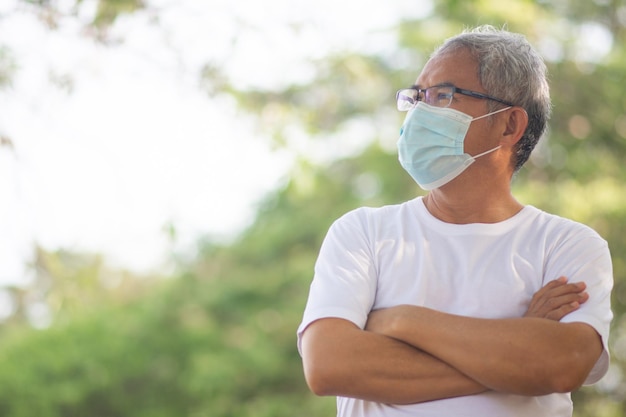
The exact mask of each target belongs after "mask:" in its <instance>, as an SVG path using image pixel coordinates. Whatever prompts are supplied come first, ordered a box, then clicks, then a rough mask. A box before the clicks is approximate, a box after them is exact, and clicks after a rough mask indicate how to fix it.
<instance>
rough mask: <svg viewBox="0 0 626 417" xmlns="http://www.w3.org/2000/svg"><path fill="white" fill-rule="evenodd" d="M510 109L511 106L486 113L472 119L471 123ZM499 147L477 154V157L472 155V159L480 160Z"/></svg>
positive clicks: (499, 146)
mask: <svg viewBox="0 0 626 417" xmlns="http://www.w3.org/2000/svg"><path fill="white" fill-rule="evenodd" d="M512 107H513V106H509V107H505V108H503V109H500V110H496V111H494V112H491V113H487V114H484V115H482V116H478V117H477V118H475V119H472V122H473V121H474V120H478V119H482V118H483V117H487V116H491V115H492V114H496V113H500V112H502V111H505V110H508V109H510V108H512ZM501 147H502V145H498V146H496V147H495V148H493V149H489V150H488V151H485V152H482V153H479V154H478V155H474V156H472V158H474V159H476V158H480V157H481V156H484V155H487V154H488V153H491V152H494V151H496V150H498V149H500V148H501Z"/></svg>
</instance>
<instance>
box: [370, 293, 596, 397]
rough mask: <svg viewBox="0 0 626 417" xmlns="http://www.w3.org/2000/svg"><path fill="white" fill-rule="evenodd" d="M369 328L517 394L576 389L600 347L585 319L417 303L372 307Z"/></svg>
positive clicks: (494, 388) (493, 387)
mask: <svg viewBox="0 0 626 417" xmlns="http://www.w3.org/2000/svg"><path fill="white" fill-rule="evenodd" d="M367 329H368V330H371V331H375V332H378V333H382V334H385V335H387V336H390V337H393V338H395V339H398V340H401V341H403V342H405V343H408V344H410V345H412V346H415V347H416V348H419V349H421V350H423V351H425V352H428V353H429V354H431V355H433V356H435V357H437V358H439V359H440V360H442V361H444V362H446V363H448V364H449V365H451V366H453V367H454V368H456V369H458V370H459V371H460V372H462V373H464V374H466V375H468V376H469V377H470V378H472V379H474V380H476V381H478V382H480V383H481V384H483V385H484V386H486V387H488V388H490V389H493V390H496V391H500V392H508V393H515V394H520V395H545V394H550V393H553V392H569V391H572V390H574V389H576V388H578V387H579V386H580V385H581V384H582V383H583V381H584V380H585V378H586V376H587V375H588V373H589V371H590V370H591V368H592V367H593V365H594V364H595V362H596V360H597V359H598V357H599V356H600V354H601V352H602V343H601V341H600V337H599V336H598V334H597V333H596V331H595V330H594V329H593V328H591V327H590V326H588V325H587V324H583V323H569V324H564V323H559V322H556V321H552V320H547V319H540V318H519V319H477V318H471V317H464V316H457V315H452V314H447V313H442V312H438V311H435V310H431V309H428V308H424V307H418V306H406V305H405V306H397V307H392V308H390V309H385V310H379V311H376V312H373V313H372V314H371V315H370V320H369V322H368V327H367Z"/></svg>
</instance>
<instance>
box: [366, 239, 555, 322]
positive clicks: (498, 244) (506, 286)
mask: <svg viewBox="0 0 626 417" xmlns="http://www.w3.org/2000/svg"><path fill="white" fill-rule="evenodd" d="M376 262H377V273H378V280H377V293H376V301H375V308H384V307H389V306H392V305H398V304H413V305H420V306H424V307H429V308H433V309H436V310H440V311H445V312H448V313H452V314H460V315H467V316H473V317H484V318H504V317H520V316H521V315H523V314H524V312H525V311H526V309H527V306H528V303H529V302H530V300H531V298H532V296H533V294H534V293H535V292H536V291H537V290H539V289H540V288H541V286H542V285H543V284H542V283H543V276H544V273H543V271H544V262H545V259H544V256H543V251H542V250H541V248H537V247H532V246H531V245H528V244H524V242H516V241H515V240H514V239H513V240H505V239H502V238H495V237H493V238H492V237H488V236H487V237H484V236H483V237H480V238H477V237H474V236H472V237H470V236H460V237H459V236H456V237H448V238H444V237H440V236H435V237H429V236H419V237H415V238H401V239H397V240H389V241H387V242H385V243H384V244H382V245H380V246H379V247H378V248H377V250H376Z"/></svg>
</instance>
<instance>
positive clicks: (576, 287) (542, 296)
mask: <svg viewBox="0 0 626 417" xmlns="http://www.w3.org/2000/svg"><path fill="white" fill-rule="evenodd" d="M585 289H586V285H585V283H584V282H577V283H568V282H567V278H566V277H559V278H558V279H555V280H553V281H550V282H549V283H547V284H546V285H544V286H543V287H542V288H541V289H540V290H539V291H537V292H536V293H535V294H534V295H533V297H532V299H531V302H530V305H529V307H528V310H527V311H526V314H525V316H526V317H540V318H547V319H550V320H560V319H561V318H563V317H564V316H565V315H567V314H569V313H571V312H572V311H574V310H576V309H578V308H579V307H580V305H581V304H583V303H585V302H586V301H587V300H588V299H589V294H588V293H587V292H585Z"/></svg>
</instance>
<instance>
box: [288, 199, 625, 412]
mask: <svg viewBox="0 0 626 417" xmlns="http://www.w3.org/2000/svg"><path fill="white" fill-rule="evenodd" d="M560 276H566V277H568V279H569V281H570V282H578V281H584V282H585V283H586V285H587V290H586V291H587V292H588V293H589V295H590V297H589V300H588V301H587V302H586V303H584V304H583V305H582V306H581V307H580V308H579V309H578V310H576V311H574V312H572V313H570V314H568V315H566V316H565V317H563V319H562V320H561V322H584V323H588V324H589V325H591V326H592V327H593V328H594V329H596V331H597V332H598V333H599V334H600V336H601V337H602V342H603V344H604V347H605V349H604V352H603V353H602V355H601V357H600V359H599V360H598V362H597V363H596V365H595V367H594V368H593V370H592V371H591V373H590V375H589V377H588V378H587V380H586V382H585V383H586V384H592V383H595V382H597V381H598V380H599V379H600V378H601V377H602V376H603V375H604V374H605V373H606V371H607V368H608V363H609V356H608V352H607V349H606V347H607V346H608V343H607V342H608V335H609V324H610V321H611V319H612V317H613V315H612V312H611V308H610V292H611V289H612V285H613V272H612V265H611V258H610V254H609V250H608V246H607V243H606V241H605V240H604V239H602V238H601V237H600V236H599V235H598V234H597V233H596V232H595V231H593V230H592V229H591V228H589V227H587V226H584V225H582V224H580V223H576V222H573V221H571V220H567V219H564V218H561V217H558V216H555V215H551V214H548V213H545V212H543V211H540V210H538V209H536V208H535V207H532V206H526V207H524V208H523V209H522V210H521V211H520V212H519V213H518V214H516V215H515V216H513V217H512V218H510V219H507V220H505V221H503V222H500V223H494V224H481V223H476V224H461V225H458V224H450V223H445V222H442V221H440V220H438V219H437V218H435V217H434V216H432V215H431V214H430V212H428V210H427V209H426V207H425V206H424V203H423V201H422V198H421V197H419V198H417V199H414V200H412V201H409V202H406V203H403V204H400V205H393V206H386V207H382V208H360V209H357V210H354V211H351V212H349V213H347V214H346V215H344V216H343V217H341V218H340V219H338V220H337V221H336V222H335V223H334V224H333V225H332V226H331V228H330V230H329V232H328V235H327V236H326V238H325V240H324V243H323V244H322V248H321V250H320V254H319V258H318V260H317V263H316V265H315V277H314V279H313V282H312V284H311V289H310V294H309V299H308V302H307V306H306V309H305V311H304V317H303V320H302V323H301V325H300V327H299V328H298V348H299V349H300V341H301V336H302V333H303V331H304V330H305V329H306V327H307V326H308V325H309V324H310V323H312V322H313V321H315V320H318V319H321V318H326V317H337V318H343V319H346V320H349V321H351V322H353V323H355V324H356V325H357V326H359V327H360V328H363V327H364V326H365V323H366V321H367V316H368V314H369V312H370V311H371V310H374V309H380V308H386V307H391V306H395V305H399V304H413V305H419V306H425V307H429V308H432V309H435V310H439V311H443V312H448V313H452V314H458V315H464V316H470V317H478V318H512V317H521V316H523V314H524V313H525V312H526V310H527V308H528V305H529V302H530V300H531V298H532V296H533V294H534V293H535V292H537V291H538V290H539V289H540V288H541V287H543V286H544V285H545V284H546V283H548V282H549V281H552V280H554V279H557V278H558V277H560ZM337 408H338V414H337V415H338V416H339V417H356V416H360V417H361V416H362V417H400V416H423V417H430V416H433V417H434V416H437V417H443V416H454V417H461V416H477V415H480V416H481V417H491V416H493V417H507V416H515V417H524V416H527V417H540V416H550V417H557V416H567V417H569V416H571V415H572V402H571V399H570V394H551V395H546V396H540V397H525V396H519V395H510V394H500V393H497V392H486V393H483V394H478V395H472V396H464V397H458V398H450V399H444V400H438V401H430V402H426V403H420V404H411V405H398V406H394V405H388V404H379V403H374V402H370V401H363V400H358V399H353V398H343V397H338V398H337Z"/></svg>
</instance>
